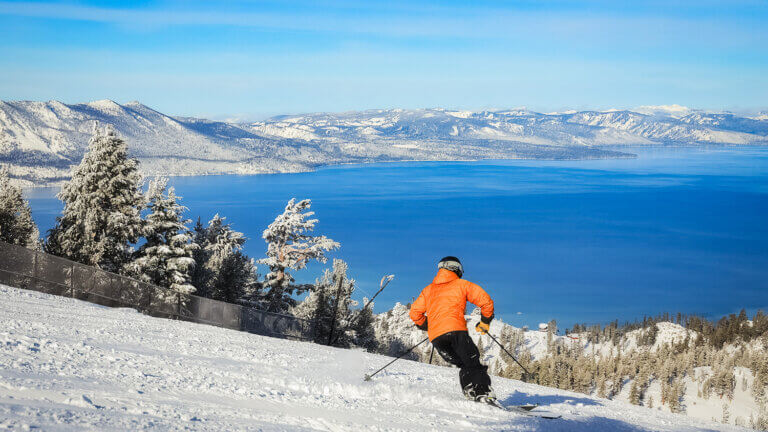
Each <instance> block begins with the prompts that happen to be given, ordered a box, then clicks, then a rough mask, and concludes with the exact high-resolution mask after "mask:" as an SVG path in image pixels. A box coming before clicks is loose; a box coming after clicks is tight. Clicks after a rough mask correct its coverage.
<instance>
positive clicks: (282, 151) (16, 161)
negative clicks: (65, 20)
mask: <svg viewBox="0 0 768 432" xmlns="http://www.w3.org/2000/svg"><path fill="white" fill-rule="evenodd" d="M637 111H638V112H635V111H629V110H611V111H568V112H564V113H548V114H542V113H537V112H533V111H528V110H500V111H478V112H473V111H453V110H445V109H416V110H405V109H390V110H367V111H356V112H347V113H316V114H305V115H294V116H289V115H284V116H278V117H273V118H271V119H268V120H265V121H260V122H252V123H228V122H221V121H212V120H206V119H197V118H188V117H174V116H169V115H166V114H163V113H160V112H158V111H156V110H154V109H152V108H149V107H147V106H145V105H142V104H141V103H139V102H129V103H126V104H124V105H120V104H118V103H116V102H114V101H111V100H101V101H95V102H90V103H81V104H63V103H61V102H57V101H49V102H29V101H20V102H3V101H0V164H4V165H7V166H8V167H9V169H10V171H11V175H12V176H14V177H16V178H19V179H22V180H23V181H25V183H27V184H29V185H42V184H46V183H51V182H57V181H61V180H63V179H65V178H67V176H68V174H69V168H70V166H72V165H75V164H77V163H79V161H80V159H81V158H82V155H83V154H84V152H85V150H86V149H87V144H88V140H89V138H90V136H91V133H92V131H93V129H94V126H95V125H96V123H97V122H98V123H100V124H102V125H105V124H110V125H113V126H114V128H115V129H116V130H117V132H118V133H119V134H120V135H121V136H122V137H123V138H125V139H126V141H127V142H128V146H129V151H130V152H131V154H132V156H134V157H136V158H138V159H139V160H140V162H141V166H142V169H143V170H144V172H146V173H147V174H150V175H152V174H159V173H163V174H170V175H199V174H228V173H236V174H258V173H276V172H297V171H307V170H311V169H313V168H315V167H317V166H321V165H331V164H338V163H365V162H378V161H404V160H467V159H471V160H473V159H489V158H492V159H518V158H530V159H542V158H544V159H582V158H608V157H628V156H631V155H629V154H627V153H623V152H621V151H620V149H618V150H617V149H616V148H605V147H606V146H615V145H619V146H620V145H658V144H667V145H668V144H684V145H698V144H727V145H745V144H758V145H764V144H768V117H767V116H766V115H765V114H764V113H762V114H760V115H757V116H754V117H744V116H738V115H736V114H732V113H710V112H704V111H697V110H692V109H689V108H686V107H680V106H677V105H672V106H661V107H639V108H638V109H637Z"/></svg>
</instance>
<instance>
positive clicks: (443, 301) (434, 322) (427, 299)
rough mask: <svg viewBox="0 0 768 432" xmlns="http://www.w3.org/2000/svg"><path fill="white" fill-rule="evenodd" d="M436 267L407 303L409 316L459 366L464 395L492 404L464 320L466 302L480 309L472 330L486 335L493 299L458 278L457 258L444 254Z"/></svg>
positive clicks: (460, 269)
mask: <svg viewBox="0 0 768 432" xmlns="http://www.w3.org/2000/svg"><path fill="white" fill-rule="evenodd" d="M437 268H438V271H437V276H435V278H434V280H432V283H431V284H430V285H428V286H427V287H426V288H424V289H423V290H422V291H421V294H420V295H419V298H417V299H416V301H415V302H414V303H413V306H411V313H410V317H411V319H412V320H413V322H414V323H415V324H416V326H417V327H418V328H420V329H421V330H426V331H427V334H428V336H429V340H430V341H431V342H432V345H433V346H434V347H435V349H437V352H438V353H439V354H440V356H441V357H442V358H444V359H445V361H447V362H448V363H451V364H453V365H455V366H458V367H459V368H461V370H460V371H459V382H460V383H461V388H462V390H463V391H464V396H466V397H467V398H468V399H472V400H474V401H478V402H486V403H489V404H494V405H496V404H497V402H496V395H495V394H494V392H493V389H492V388H491V378H490V377H489V376H488V366H484V365H482V364H481V363H480V352H479V351H478V349H477V346H475V343H474V342H473V341H472V339H471V338H470V337H469V333H468V331H467V322H466V320H465V319H464V315H465V312H466V308H467V301H469V302H470V303H472V304H474V305H475V306H478V307H479V308H480V312H481V318H480V322H478V323H477V325H476V326H475V330H477V332H478V333H480V334H486V333H487V332H488V329H489V327H490V323H491V320H492V319H493V300H491V297H490V296H489V295H488V293H486V292H485V291H484V290H483V289H482V288H480V287H479V286H478V285H475V284H473V283H472V282H469V281H466V280H464V279H461V276H462V274H464V268H463V267H462V265H461V262H460V261H459V259H458V258H456V257H453V256H447V257H445V258H443V259H441V260H440V262H439V263H438V265H437ZM425 314H426V316H425Z"/></svg>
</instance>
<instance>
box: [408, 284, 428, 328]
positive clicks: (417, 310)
mask: <svg viewBox="0 0 768 432" xmlns="http://www.w3.org/2000/svg"><path fill="white" fill-rule="evenodd" d="M426 312H427V299H426V297H424V291H422V292H421V294H419V298H417V299H416V301H415V302H413V304H412V305H411V313H410V317H411V320H412V321H413V323H414V324H416V327H419V328H422V327H426V326H425V324H426V322H427V317H426V315H424V314H425V313H426Z"/></svg>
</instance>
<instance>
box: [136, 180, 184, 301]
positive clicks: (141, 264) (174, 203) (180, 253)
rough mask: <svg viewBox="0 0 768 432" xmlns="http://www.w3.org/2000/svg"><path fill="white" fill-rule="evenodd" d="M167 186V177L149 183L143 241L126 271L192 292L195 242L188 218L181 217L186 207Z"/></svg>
mask: <svg viewBox="0 0 768 432" xmlns="http://www.w3.org/2000/svg"><path fill="white" fill-rule="evenodd" d="M167 185H168V179H167V178H164V177H161V178H157V179H155V180H152V181H151V182H150V183H149V188H148V189H147V201H148V203H147V207H148V208H149V211H150V213H149V214H148V215H147V217H146V219H145V220H144V224H143V227H142V236H143V237H144V238H145V239H146V242H145V243H144V244H142V245H141V247H139V250H138V251H137V252H136V254H134V255H135V258H134V260H133V261H132V262H131V263H129V264H128V269H127V273H128V274H130V275H132V276H134V277H136V278H138V279H140V280H143V281H145V282H147V283H151V284H153V285H158V286H161V287H165V288H170V289H171V290H173V291H175V292H178V293H181V294H192V293H194V292H195V287H194V286H192V284H191V283H190V271H191V270H192V268H193V266H194V265H195V261H194V259H192V253H193V251H194V250H195V249H197V248H198V245H197V244H195V243H193V242H192V234H191V233H190V231H189V228H187V224H188V223H189V222H190V221H189V220H188V219H184V217H183V213H184V211H186V210H187V208H186V207H184V206H182V205H181V204H179V203H178V199H179V197H177V196H176V192H175V190H174V188H173V187H170V188H167ZM166 191H167V192H166Z"/></svg>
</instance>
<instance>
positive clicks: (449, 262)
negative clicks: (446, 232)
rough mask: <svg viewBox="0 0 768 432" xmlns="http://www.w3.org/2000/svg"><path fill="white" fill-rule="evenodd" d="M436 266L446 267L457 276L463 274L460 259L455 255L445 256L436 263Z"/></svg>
mask: <svg viewBox="0 0 768 432" xmlns="http://www.w3.org/2000/svg"><path fill="white" fill-rule="evenodd" d="M437 268H439V269H446V270H449V271H452V272H454V273H456V275H457V276H458V277H461V276H462V275H463V274H464V267H463V266H462V265H461V261H459V259H458V258H456V257H455V256H447V257H445V258H443V259H441V260H440V262H439V263H437Z"/></svg>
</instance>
